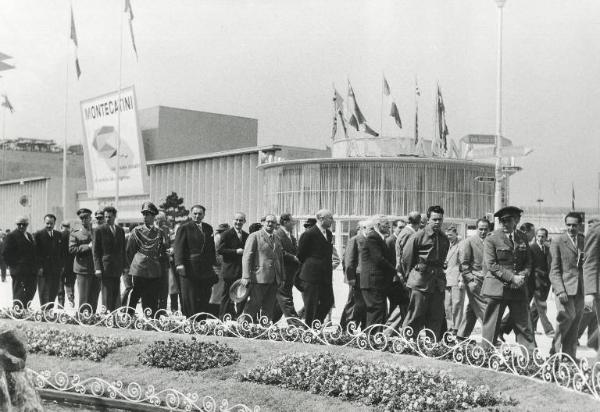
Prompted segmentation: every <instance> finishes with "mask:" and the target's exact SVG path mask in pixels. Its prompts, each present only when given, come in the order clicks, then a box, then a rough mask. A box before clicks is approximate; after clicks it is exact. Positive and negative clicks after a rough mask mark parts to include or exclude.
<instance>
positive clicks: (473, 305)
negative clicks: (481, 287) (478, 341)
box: [456, 287, 486, 338]
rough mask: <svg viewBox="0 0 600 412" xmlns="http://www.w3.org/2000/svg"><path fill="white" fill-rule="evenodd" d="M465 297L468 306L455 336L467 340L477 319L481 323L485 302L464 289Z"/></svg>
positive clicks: (479, 296) (467, 289) (482, 298)
mask: <svg viewBox="0 0 600 412" xmlns="http://www.w3.org/2000/svg"><path fill="white" fill-rule="evenodd" d="M466 292H467V297H468V298H469V304H468V305H467V310H466V311H465V316H463V319H462V321H461V323H460V326H459V327H458V332H457V334H456V335H457V336H459V337H461V338H468V337H469V336H471V333H472V332H473V328H474V327H475V324H476V323H477V319H478V318H479V319H480V320H481V322H483V315H484V313H485V306H486V300H485V298H484V297H483V296H481V294H479V293H473V292H472V291H471V289H469V288H468V287H467V288H466Z"/></svg>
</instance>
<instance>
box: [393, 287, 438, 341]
mask: <svg viewBox="0 0 600 412" xmlns="http://www.w3.org/2000/svg"><path fill="white" fill-rule="evenodd" d="M444 297H445V294H444V291H440V290H433V291H431V292H421V291H420V290H417V289H412V291H411V293H410V302H409V304H408V313H407V314H406V318H405V319H404V324H403V325H402V326H403V327H407V326H410V327H411V328H412V330H413V332H414V335H413V336H414V337H415V338H416V337H417V336H418V334H419V332H420V331H421V330H422V329H423V328H424V327H425V328H428V329H430V330H431V331H432V332H433V333H434V335H435V338H436V339H437V340H438V341H440V340H441V338H442V334H443V333H444V331H445V330H446V311H445V309H444Z"/></svg>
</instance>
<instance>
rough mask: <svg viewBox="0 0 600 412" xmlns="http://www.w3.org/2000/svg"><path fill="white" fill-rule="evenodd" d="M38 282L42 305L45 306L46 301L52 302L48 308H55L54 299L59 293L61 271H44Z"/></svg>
mask: <svg viewBox="0 0 600 412" xmlns="http://www.w3.org/2000/svg"><path fill="white" fill-rule="evenodd" d="M37 282H38V296H39V298H40V305H41V306H43V305H45V304H46V303H50V305H48V309H50V308H53V307H54V301H55V300H56V296H57V295H58V286H59V283H60V272H44V273H43V274H42V275H41V276H38V280H37Z"/></svg>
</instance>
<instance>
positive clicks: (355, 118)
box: [348, 80, 379, 137]
mask: <svg viewBox="0 0 600 412" xmlns="http://www.w3.org/2000/svg"><path fill="white" fill-rule="evenodd" d="M348 98H349V99H350V105H351V109H350V119H349V120H348V123H350V125H352V126H353V127H354V128H355V129H356V131H360V130H361V129H362V131H363V132H365V133H368V134H370V135H371V136H375V137H377V136H379V133H377V132H376V131H375V130H373V129H371V128H370V127H369V126H368V125H367V119H365V116H364V115H363V114H362V112H361V110H360V108H359V107H358V104H357V103H356V96H355V95H354V90H353V89H352V85H351V84H350V80H348Z"/></svg>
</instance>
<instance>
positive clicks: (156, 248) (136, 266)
mask: <svg viewBox="0 0 600 412" xmlns="http://www.w3.org/2000/svg"><path fill="white" fill-rule="evenodd" d="M164 238H165V235H164V232H163V231H162V230H161V229H159V228H157V227H156V226H152V227H147V226H146V225H143V224H142V225H139V226H136V227H135V228H134V229H133V230H132V231H131V234H130V235H129V239H128V240H127V246H126V248H125V251H126V254H127V261H128V262H130V263H129V265H128V266H129V274H130V275H131V276H136V277H141V278H152V279H155V278H159V277H161V276H162V265H161V260H162V259H163V256H164V255H165V253H166V247H165V243H164Z"/></svg>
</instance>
